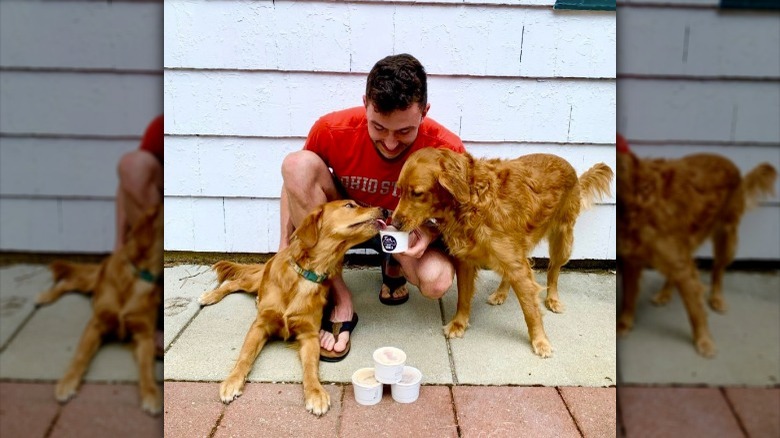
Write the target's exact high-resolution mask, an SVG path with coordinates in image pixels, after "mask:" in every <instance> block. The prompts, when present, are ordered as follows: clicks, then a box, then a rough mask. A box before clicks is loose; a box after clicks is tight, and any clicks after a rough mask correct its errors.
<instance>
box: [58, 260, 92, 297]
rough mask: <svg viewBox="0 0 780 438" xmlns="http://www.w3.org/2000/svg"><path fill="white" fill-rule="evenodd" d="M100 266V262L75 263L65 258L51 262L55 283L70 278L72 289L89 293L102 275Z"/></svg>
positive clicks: (69, 282) (69, 283)
mask: <svg viewBox="0 0 780 438" xmlns="http://www.w3.org/2000/svg"><path fill="white" fill-rule="evenodd" d="M100 268H101V264H100V263H75V262H68V261H65V260H55V261H53V262H51V264H49V270H51V273H52V275H53V276H54V282H55V283H56V282H58V281H60V280H68V285H69V286H70V288H71V289H73V290H78V291H81V292H84V293H87V294H89V293H91V292H92V291H94V290H95V287H96V286H97V282H98V278H99V277H100Z"/></svg>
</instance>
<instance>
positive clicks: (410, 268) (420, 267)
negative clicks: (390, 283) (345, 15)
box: [393, 248, 455, 300]
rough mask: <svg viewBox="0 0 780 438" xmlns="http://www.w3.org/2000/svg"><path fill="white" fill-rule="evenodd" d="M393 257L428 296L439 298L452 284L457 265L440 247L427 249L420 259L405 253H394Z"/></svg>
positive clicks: (407, 277) (414, 283) (408, 278)
mask: <svg viewBox="0 0 780 438" xmlns="http://www.w3.org/2000/svg"><path fill="white" fill-rule="evenodd" d="M393 257H395V259H396V260H398V262H399V263H401V269H402V270H403V273H404V276H406V279H407V280H408V281H409V282H410V283H412V284H413V285H415V286H417V288H418V289H420V292H421V293H422V294H423V295H424V296H426V297H428V298H431V299H434V300H435V299H439V298H441V297H442V296H443V295H444V293H445V292H447V290H448V289H449V288H450V286H452V280H453V278H454V277H455V267H454V266H453V264H452V261H451V260H450V259H449V257H447V255H445V254H444V253H443V252H441V251H440V250H438V249H434V248H430V249H427V250H426V251H425V253H423V255H422V256H421V257H420V258H419V259H418V258H414V257H410V256H407V255H404V254H393Z"/></svg>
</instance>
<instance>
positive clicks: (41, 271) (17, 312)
mask: <svg viewBox="0 0 780 438" xmlns="http://www.w3.org/2000/svg"><path fill="white" fill-rule="evenodd" d="M51 285H52V278H51V274H50V273H49V270H48V268H47V267H46V266H42V265H11V266H6V267H3V268H0V351H2V350H3V349H4V348H5V347H6V345H7V344H8V342H9V341H10V340H11V337H12V336H13V335H14V333H16V331H17V330H18V329H19V328H20V327H21V326H22V324H23V323H24V321H26V320H27V318H28V317H29V316H30V315H31V314H32V313H33V312H34V311H35V298H36V297H37V296H38V294H39V293H40V292H43V291H44V290H46V289H48V288H49V287H51Z"/></svg>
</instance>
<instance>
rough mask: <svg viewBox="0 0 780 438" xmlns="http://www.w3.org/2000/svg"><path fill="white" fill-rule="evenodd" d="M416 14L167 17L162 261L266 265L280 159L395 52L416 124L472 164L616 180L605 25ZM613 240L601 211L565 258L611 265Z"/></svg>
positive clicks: (275, 229) (171, 6) (586, 217)
mask: <svg viewBox="0 0 780 438" xmlns="http://www.w3.org/2000/svg"><path fill="white" fill-rule="evenodd" d="M424 3H425V4H423V5H415V4H412V2H403V1H402V2H382V1H372V2H285V1H277V2H251V3H245V2H213V3H212V2H204V3H184V2H166V3H165V11H166V14H165V23H166V32H165V56H164V65H165V77H164V83H165V85H164V87H165V113H166V128H165V129H166V166H165V181H166V188H165V190H166V192H165V196H166V234H165V236H166V241H165V247H166V249H168V250H194V251H222V252H260V253H264V252H275V251H276V249H277V247H278V244H279V200H278V197H279V193H280V190H281V184H282V180H281V173H280V166H281V162H282V159H283V158H284V156H285V155H286V154H288V153H289V152H292V151H295V150H299V149H300V148H301V147H302V146H303V143H304V141H305V138H306V135H307V134H308V132H309V130H310V129H311V126H312V124H313V123H314V122H315V121H316V120H317V118H319V117H320V116H322V115H324V114H326V113H328V112H331V111H335V110H339V109H342V108H347V107H351V106H357V105H360V103H361V101H360V98H361V96H362V95H363V93H364V92H365V81H366V74H367V73H368V71H369V70H370V69H371V67H372V66H373V65H374V63H375V62H376V61H377V60H379V59H380V58H381V57H383V56H386V55H388V54H392V53H403V52H407V53H411V54H413V55H414V56H416V57H417V58H418V59H420V61H421V62H422V63H423V65H425V67H426V71H427V72H428V74H429V81H428V90H429V102H430V103H431V110H430V112H429V116H430V117H431V118H433V119H435V120H437V121H438V122H440V123H442V124H443V125H445V126H447V127H448V128H449V129H451V130H453V131H454V132H456V133H457V134H459V135H460V136H461V138H462V139H463V140H464V143H465V145H466V148H467V150H469V151H470V152H471V153H473V154H474V155H476V156H483V157H502V158H511V157H516V156H518V155H521V154H525V153H531V152H548V153H556V154H559V155H562V156H564V157H565V158H567V159H569V160H570V161H571V162H572V164H573V165H574V167H575V168H576V169H577V171H578V172H579V173H581V172H582V171H584V170H586V169H587V168H588V167H590V166H592V165H593V164H595V163H596V162H599V161H604V162H606V163H607V164H608V165H610V166H611V167H612V168H613V169H614V126H615V104H616V96H615V79H614V78H615V15H614V13H611V14H610V13H571V12H566V13H560V12H555V11H553V10H552V9H551V8H549V6H551V5H552V4H553V3H554V2H552V1H547V2H539V4H546V5H548V7H544V8H540V7H535V6H533V4H534V3H535V2H534V1H531V2H527V1H526V2H508V1H505V2H480V4H478V5H475V4H473V2H460V1H458V2H455V1H449V2H446V1H445V2H424ZM528 5H531V7H527V6H528ZM420 23H426V24H425V26H421V25H420ZM612 189H613V192H614V183H613V186H612ZM614 227H615V225H614V197H609V198H608V199H605V200H604V201H603V202H602V203H600V204H599V205H597V206H595V207H594V208H593V209H592V210H591V211H589V212H587V213H585V214H583V217H582V218H581V221H580V223H579V224H578V226H577V229H576V240H577V243H576V244H575V249H574V255H573V257H574V258H580V259H614V258H615V254H614V247H615V242H614ZM534 255H535V256H540V257H546V246H542V247H540V248H538V249H537V251H536V253H535V254H534Z"/></svg>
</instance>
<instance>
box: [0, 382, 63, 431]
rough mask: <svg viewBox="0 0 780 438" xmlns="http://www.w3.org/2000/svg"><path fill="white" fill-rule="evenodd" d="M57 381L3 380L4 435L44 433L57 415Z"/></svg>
mask: <svg viewBox="0 0 780 438" xmlns="http://www.w3.org/2000/svg"><path fill="white" fill-rule="evenodd" d="M58 411H59V404H58V403H57V401H56V400H55V399H54V384H40V383H38V384H36V383H6V382H2V383H0V436H2V437H13V436H17V437H21V436H44V434H45V433H46V430H47V429H48V428H49V425H50V424H51V423H52V421H53V420H54V418H55V417H56V416H57V412H58Z"/></svg>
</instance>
